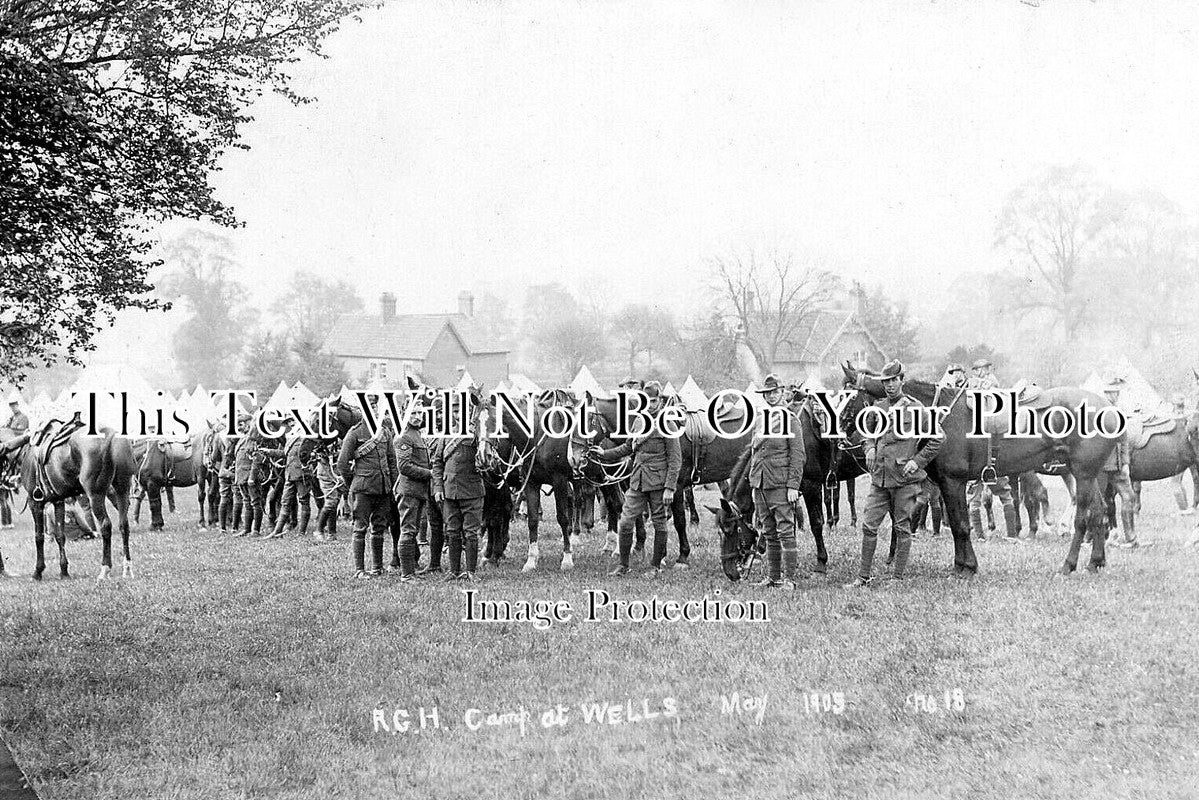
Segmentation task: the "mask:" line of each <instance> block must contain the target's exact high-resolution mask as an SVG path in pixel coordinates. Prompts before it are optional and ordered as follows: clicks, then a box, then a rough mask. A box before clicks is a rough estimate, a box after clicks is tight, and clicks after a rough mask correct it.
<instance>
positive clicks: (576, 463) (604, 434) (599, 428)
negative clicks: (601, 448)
mask: <svg viewBox="0 0 1199 800" xmlns="http://www.w3.org/2000/svg"><path fill="white" fill-rule="evenodd" d="M587 419H588V421H589V422H592V423H593V424H594V427H595V436H593V437H592V438H591V439H590V440H588V439H585V438H582V437H577V436H573V435H572V436H571V437H570V441H569V442H568V443H567V446H566V459H567V463H569V464H570V465H571V470H572V472H573V474H574V477H575V479H576V480H582V481H586V482H587V483H589V484H591V485H592V486H595V487H601V488H602V487H604V486H612V485H615V484H618V483H623V482H624V481H626V480H628V479H629V476H630V475H632V474H633V459H632V458H624V459H621V460H620V461H618V462H616V463H614V464H609V463H607V462H604V461H597V460H596V459H594V458H592V457H591V452H590V448H591V447H593V446H596V445H598V444H599V443H600V442H602V441H604V440H605V439H610V438H612V432H613V429H612V427H611V426H610V425H609V423H608V419H607V417H605V416H604V415H603V414H601V413H599V412H598V411H592V412H591V413H590V414H589V415H588V417H587ZM576 442H577V443H578V444H579V445H580V447H581V449H582V451H583V454H582V456H580V457H578V458H576V457H575V455H574V447H575V444H576ZM590 466H593V467H594V468H595V469H596V470H598V471H599V474H600V477H598V478H595V477H592V475H591V474H588V471H587V468H588V467H590Z"/></svg>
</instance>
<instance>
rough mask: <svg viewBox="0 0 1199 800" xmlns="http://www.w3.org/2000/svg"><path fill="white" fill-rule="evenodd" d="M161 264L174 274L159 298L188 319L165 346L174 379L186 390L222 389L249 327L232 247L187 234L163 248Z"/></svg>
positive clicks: (250, 316) (169, 275)
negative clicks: (171, 360) (175, 305)
mask: <svg viewBox="0 0 1199 800" xmlns="http://www.w3.org/2000/svg"><path fill="white" fill-rule="evenodd" d="M163 261H164V262H165V263H166V264H169V265H172V266H173V267H174V269H173V270H172V271H170V272H169V273H167V275H166V276H165V277H164V278H163V279H162V281H161V282H160V284H159V292H160V293H161V294H162V296H163V297H165V298H167V299H169V300H171V301H174V302H179V303H180V304H181V305H182V306H183V307H184V308H186V309H187V311H188V313H189V317H188V318H187V319H186V320H184V322H183V323H182V324H181V325H180V326H179V328H178V329H177V330H176V331H175V334H174V337H173V341H172V345H171V349H172V352H173V353H174V356H175V360H176V361H177V363H178V365H179V376H180V378H181V379H182V380H183V382H184V384H185V385H188V386H194V385H196V384H197V383H202V384H204V385H205V386H211V387H214V388H215V387H218V386H227V385H228V383H229V379H230V377H231V376H230V374H229V373H230V364H232V363H234V362H235V361H236V360H237V358H238V356H239V354H240V353H241V350H242V345H243V343H244V342H243V339H244V337H245V335H246V333H247V332H248V330H249V328H250V325H251V324H252V323H253V321H254V313H253V312H252V311H251V310H249V309H247V308H246V306H245V302H246V290H245V287H244V286H242V285H241V284H240V283H238V282H237V281H235V280H234V279H233V278H232V273H233V271H234V270H235V269H236V262H235V261H234V259H233V248H232V245H231V244H230V243H229V240H228V239H226V238H225V237H223V236H219V235H216V234H212V233H208V232H205V231H199V230H193V231H189V232H188V233H185V234H183V235H182V236H179V237H178V238H176V239H173V240H172V241H170V242H169V243H167V245H166V246H165V247H164V248H163Z"/></svg>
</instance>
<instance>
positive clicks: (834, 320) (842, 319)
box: [773, 287, 887, 386]
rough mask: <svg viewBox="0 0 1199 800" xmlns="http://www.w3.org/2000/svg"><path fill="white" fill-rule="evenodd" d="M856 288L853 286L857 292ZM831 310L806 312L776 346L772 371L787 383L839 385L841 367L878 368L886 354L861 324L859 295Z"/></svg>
mask: <svg viewBox="0 0 1199 800" xmlns="http://www.w3.org/2000/svg"><path fill="white" fill-rule="evenodd" d="M856 288H857V287H855V289H856ZM855 294H856V298H855V299H854V300H853V301H849V302H840V303H837V304H835V305H834V306H833V307H831V308H825V309H820V310H816V311H813V312H811V313H809V314H808V315H807V316H806V317H805V318H804V320H803V321H802V323H801V324H800V325H799V326H798V328H797V329H796V331H795V332H794V334H793V335H792V336H791V339H790V341H788V342H783V343H781V344H780V345H779V347H778V349H777V351H776V352H775V357H774V365H773V367H774V371H775V372H777V373H778V374H779V376H780V377H781V378H784V379H785V380H788V381H800V380H812V381H815V382H816V383H820V384H821V385H825V386H840V385H841V377H840V376H841V364H842V363H843V362H845V361H849V362H850V363H852V364H854V365H855V366H866V367H869V368H871V369H879V368H881V367H882V365H883V363H884V362H885V361H886V359H887V354H886V353H885V352H884V351H883V348H882V347H881V346H880V345H879V343H878V341H877V340H876V339H875V338H874V336H873V335H872V334H871V332H870V330H869V329H868V328H867V327H866V326H865V324H863V322H862V294H861V292H860V290H858V291H857V292H855Z"/></svg>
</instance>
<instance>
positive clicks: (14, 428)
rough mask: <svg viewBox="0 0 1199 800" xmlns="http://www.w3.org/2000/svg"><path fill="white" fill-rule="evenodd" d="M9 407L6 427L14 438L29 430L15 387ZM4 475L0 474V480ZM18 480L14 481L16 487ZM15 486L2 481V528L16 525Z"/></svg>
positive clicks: (0, 518) (0, 505) (27, 420)
mask: <svg viewBox="0 0 1199 800" xmlns="http://www.w3.org/2000/svg"><path fill="white" fill-rule="evenodd" d="M8 408H9V411H10V412H11V413H10V414H9V417H8V422H6V423H5V424H4V427H6V428H8V430H9V432H10V433H11V434H12V436H13V438H16V437H18V436H20V435H22V434H24V433H26V432H27V431H28V430H29V418H28V417H26V416H25V413H24V412H23V411H21V396H20V395H19V394H17V390H16V389H14V390H13V391H12V393H11V394H10V395H9V396H8ZM2 480H3V476H0V481H2ZM15 485H16V481H15V480H14V482H13V487H14V488H15ZM14 488H10V487H9V486H8V484H6V483H0V528H12V527H14V525H13V521H12V495H13V491H14Z"/></svg>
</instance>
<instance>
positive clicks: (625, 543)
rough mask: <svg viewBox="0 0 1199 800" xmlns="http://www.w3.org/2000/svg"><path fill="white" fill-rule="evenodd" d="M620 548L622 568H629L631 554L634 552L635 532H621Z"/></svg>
mask: <svg viewBox="0 0 1199 800" xmlns="http://www.w3.org/2000/svg"><path fill="white" fill-rule="evenodd" d="M619 547H620V565H621V566H622V567H628V566H629V554H630V553H632V551H633V532H632V531H621V532H620V543H619Z"/></svg>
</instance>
